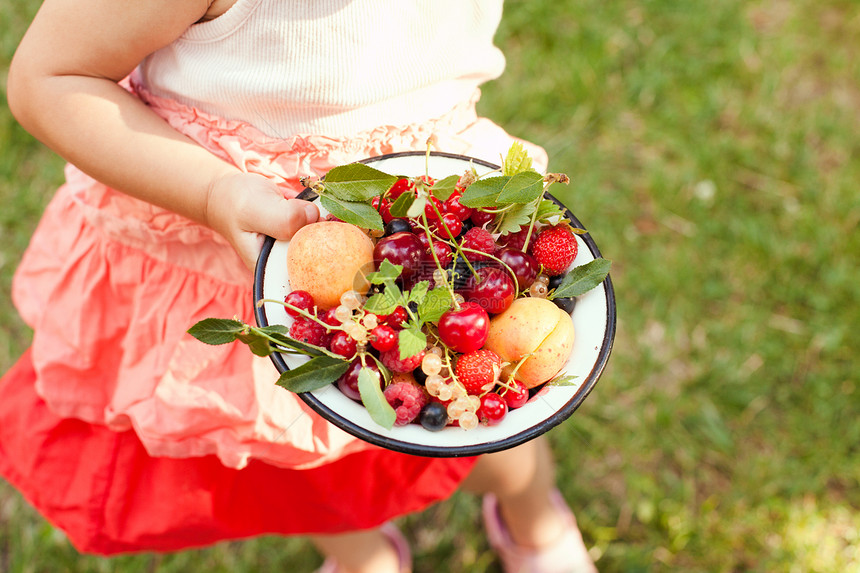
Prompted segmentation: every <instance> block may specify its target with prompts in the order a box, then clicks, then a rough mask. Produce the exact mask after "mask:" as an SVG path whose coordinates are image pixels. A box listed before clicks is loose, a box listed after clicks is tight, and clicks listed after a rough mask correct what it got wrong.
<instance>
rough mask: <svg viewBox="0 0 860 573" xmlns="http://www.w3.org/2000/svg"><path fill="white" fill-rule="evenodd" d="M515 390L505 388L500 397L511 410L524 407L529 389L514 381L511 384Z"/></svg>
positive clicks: (527, 399)
mask: <svg viewBox="0 0 860 573" xmlns="http://www.w3.org/2000/svg"><path fill="white" fill-rule="evenodd" d="M512 385H513V386H514V387H515V388H516V389H515V390H514V389H511V388H505V389H504V390H502V397H503V398H504V399H505V402H507V404H508V408H510V409H511V410H513V409H515V408H521V407H522V406H525V404H526V402H528V401H529V389H528V388H526V385H525V384H523V383H522V382H520V381H519V380H514V381H513V384H512Z"/></svg>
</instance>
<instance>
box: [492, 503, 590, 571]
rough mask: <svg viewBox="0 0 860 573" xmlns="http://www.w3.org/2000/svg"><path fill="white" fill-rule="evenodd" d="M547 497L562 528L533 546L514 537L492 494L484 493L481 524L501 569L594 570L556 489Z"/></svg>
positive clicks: (573, 518)
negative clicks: (543, 543) (551, 539)
mask: <svg viewBox="0 0 860 573" xmlns="http://www.w3.org/2000/svg"><path fill="white" fill-rule="evenodd" d="M550 497H551V500H552V504H553V506H554V507H555V508H556V509H557V510H558V512H559V513H560V514H561V515H562V516H563V519H564V530H563V532H562V533H561V536H560V537H558V539H557V540H556V541H555V542H553V543H552V544H551V545H549V546H546V547H542V548H537V549H535V548H530V547H524V546H522V545H519V544H517V543H516V542H515V541H514V539H513V537H512V536H511V533H510V530H509V529H508V526H507V524H506V523H505V522H504V520H503V519H502V515H501V512H500V511H499V503H498V500H497V499H496V496H494V495H493V494H487V495H485V496H484V503H483V514H484V526H485V527H486V529H487V537H488V539H489V541H490V545H491V546H492V547H493V549H494V550H495V551H496V553H497V554H498V556H499V560H500V561H501V562H502V568H503V569H504V571H505V573H597V568H596V567H595V566H594V563H593V562H592V560H591V557H589V555H588V550H587V549H586V548H585V543H584V542H583V541H582V535H581V534H580V533H579V528H578V527H577V526H576V518H575V517H574V516H573V512H571V511H570V508H569V507H568V506H567V503H565V501H564V498H563V497H562V496H561V493H560V492H559V491H558V490H553V491H552V492H550Z"/></svg>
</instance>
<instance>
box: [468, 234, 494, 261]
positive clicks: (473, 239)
mask: <svg viewBox="0 0 860 573" xmlns="http://www.w3.org/2000/svg"><path fill="white" fill-rule="evenodd" d="M462 246H463V247H465V248H467V249H473V250H475V251H480V252H481V253H487V254H488V255H492V254H493V253H494V252H495V250H496V241H495V240H494V239H493V236H492V235H491V234H490V232H489V231H487V230H486V229H481V228H480V227H472V228H471V229H469V230H468V231H466V234H465V235H464V236H463V245H462ZM465 254H466V258H467V259H469V260H470V261H486V260H487V257H486V256H484V255H482V254H480V253H472V252H469V251H466V252H465Z"/></svg>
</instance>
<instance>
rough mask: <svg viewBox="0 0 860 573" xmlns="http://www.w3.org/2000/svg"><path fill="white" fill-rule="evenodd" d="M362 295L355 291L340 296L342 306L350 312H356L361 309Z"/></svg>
mask: <svg viewBox="0 0 860 573" xmlns="http://www.w3.org/2000/svg"><path fill="white" fill-rule="evenodd" d="M362 302H363V301H362V300H361V295H360V294H358V293H357V292H355V291H354V290H348V291H346V292H345V293H343V294H342V295H340V304H342V305H343V306H345V307H346V308H348V309H350V310H356V309H358V308H359V307H361V303H362Z"/></svg>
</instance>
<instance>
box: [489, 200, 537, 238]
mask: <svg viewBox="0 0 860 573" xmlns="http://www.w3.org/2000/svg"><path fill="white" fill-rule="evenodd" d="M534 210H535V208H534V205H532V204H531V203H520V204H517V205H515V206H513V207H511V208H510V209H508V210H507V211H504V212H502V213H499V214H498V215H496V221H498V222H499V223H498V226H497V227H496V229H495V231H496V232H497V233H501V234H502V235H507V234H508V233H516V232H517V231H519V230H520V229H521V228H522V227H523V226H525V225H528V224H529V223H530V222H531V220H532V213H534Z"/></svg>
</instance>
